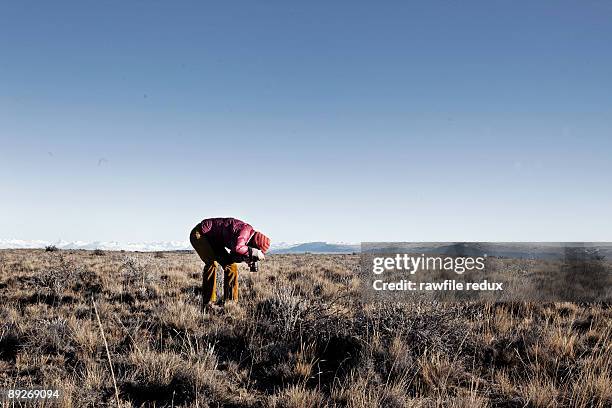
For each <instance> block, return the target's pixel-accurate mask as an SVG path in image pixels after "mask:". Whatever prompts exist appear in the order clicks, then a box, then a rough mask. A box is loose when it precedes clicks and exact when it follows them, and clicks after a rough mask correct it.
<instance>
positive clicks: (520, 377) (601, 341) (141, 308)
mask: <svg viewBox="0 0 612 408" xmlns="http://www.w3.org/2000/svg"><path fill="white" fill-rule="evenodd" d="M358 265H359V257H358V256H355V255H273V256H270V257H269V259H267V260H266V262H265V263H263V264H262V266H261V269H260V272H259V273H255V274H252V273H249V272H248V271H247V270H246V268H245V267H243V266H241V277H240V290H241V292H240V295H241V300H240V303H238V304H227V305H225V307H223V308H221V307H220V308H218V309H216V310H214V311H212V312H211V313H207V314H202V313H201V312H200V299H199V286H200V280H201V269H202V263H201V261H200V260H199V259H198V258H197V256H196V255H195V254H191V253H157V254H155V253H120V252H112V253H111V252H107V253H102V252H100V253H97V254H96V253H94V252H92V251H56V252H45V251H42V250H6V251H0V388H7V387H21V388H24V387H28V386H30V385H45V386H46V388H55V387H57V388H60V389H62V390H63V391H64V393H65V395H64V398H63V400H62V404H63V405H64V406H99V405H103V404H106V405H110V406H115V405H116V396H115V387H114V385H113V378H112V376H111V372H110V370H109V362H108V357H109V356H110V360H111V361H112V367H113V370H114V376H115V377H116V384H117V390H118V392H119V400H120V404H121V405H122V406H131V405H134V406H140V405H144V406H156V407H162V406H175V407H178V406H198V407H278V408H280V407H287V408H291V407H312V408H315V407H336V406H337V407H355V408H357V407H434V406H445V407H485V406H496V407H525V406H530V407H554V406H567V407H610V406H612V372H611V371H612V311H611V310H610V307H609V305H601V304H598V305H589V304H574V303H556V304H552V303H550V304H535V303H531V304H526V303H508V304H491V303H471V304H465V303H464V304H450V303H449V304H431V303H427V304H425V303H423V304H414V305H410V306H407V305H399V304H387V305H378V306H374V305H368V306H366V307H361V306H360V305H359V303H358V300H359V294H358V292H359V280H358V274H357V273H356V269H357V268H358ZM94 302H95V306H96V308H95V309H94V307H93V305H94ZM96 311H97V313H98V314H99V317H100V322H101V326H102V329H103V332H104V335H105V339H106V341H107V343H108V351H109V353H108V354H107V352H106V348H105V344H104V340H103V337H102V332H101V330H100V326H99V325H98V320H97V317H96Z"/></svg>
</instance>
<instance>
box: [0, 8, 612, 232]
mask: <svg viewBox="0 0 612 408" xmlns="http://www.w3.org/2000/svg"><path fill="white" fill-rule="evenodd" d="M10 3H12V4H9V2H3V3H2V4H1V5H0V175H1V177H2V183H1V185H0V189H1V193H0V194H1V196H0V197H1V203H0V238H20V239H48V240H56V239H59V238H62V239H66V240H102V241H106V240H118V241H142V240H147V241H154V240H185V239H186V235H187V233H188V232H189V229H190V228H191V227H192V226H193V225H195V223H196V222H197V221H199V220H201V219H202V218H205V217H209V216H236V217H238V218H242V219H244V220H246V221H248V222H250V223H251V224H253V225H254V226H255V227H256V228H258V229H261V230H262V231H263V232H265V233H267V234H268V235H270V236H271V237H272V239H273V240H274V241H310V240H328V241H338V240H342V241H353V242H358V241H361V240H366V241H377V240H378V241H382V240H410V241H419V240H426V241H428V240H438V241H445V240H448V241H453V240H500V241H507V240H524V241H532V240H550V241H566V240H585V241H591V240H612V217H611V215H610V209H611V208H612V183H611V181H612V160H611V155H612V48H611V46H612V45H611V44H612V3H610V2H607V1H582V2H581V1H538V2H533V1H522V2H517V1H512V2H511V1H503V2H502V1H478V2H475V1H467V2H457V1H455V2H451V1H426V2H406V1H387V2H374V1H371V2H360V1H300V2H288V1H257V2H256V1H232V2H202V1H197V2H195V1H194V2H170V1H168V2H160V1H127V2H126V1H121V2H119V1H117V2H111V1H98V2H93V1H87V2H83V1H71V2H67V1H58V2H29V1H23V2H21V1H20V2H10Z"/></svg>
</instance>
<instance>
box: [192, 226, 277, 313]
mask: <svg viewBox="0 0 612 408" xmlns="http://www.w3.org/2000/svg"><path fill="white" fill-rule="evenodd" d="M189 241H190V242H191V246H193V248H194V249H195V251H196V252H197V253H198V255H199V256H200V259H202V261H204V270H203V276H202V308H204V307H205V306H206V305H209V304H213V303H215V302H216V301H217V266H218V264H221V266H222V267H223V274H224V284H223V300H224V301H225V300H234V301H237V300H238V263H240V262H247V263H248V264H249V266H250V268H251V271H254V272H255V271H257V262H259V261H263V260H264V258H265V255H264V254H265V253H266V252H267V251H268V249H270V238H268V237H266V236H265V235H264V234H262V233H261V232H259V231H255V230H254V229H253V227H252V226H251V225H249V224H247V223H246V222H244V221H240V220H238V219H236V218H207V219H205V220H203V221H202V222H200V223H198V224H197V225H196V226H195V227H194V228H193V229H192V230H191V234H190V236H189ZM226 248H227V249H226ZM228 249H229V252H228Z"/></svg>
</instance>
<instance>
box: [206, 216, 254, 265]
mask: <svg viewBox="0 0 612 408" xmlns="http://www.w3.org/2000/svg"><path fill="white" fill-rule="evenodd" d="M254 233H255V230H254V229H253V227H251V226H250V225H249V224H247V223H246V222H244V221H240V220H237V219H236V218H207V219H205V220H204V221H202V234H204V235H206V237H207V238H208V239H210V240H211V241H212V242H214V243H215V244H217V245H223V246H224V247H226V248H228V249H229V250H230V251H231V252H232V254H238V255H242V256H246V255H248V253H249V247H248V246H247V242H249V240H250V239H251V237H252V236H253V234H254Z"/></svg>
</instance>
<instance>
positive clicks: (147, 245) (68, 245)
mask: <svg viewBox="0 0 612 408" xmlns="http://www.w3.org/2000/svg"><path fill="white" fill-rule="evenodd" d="M48 245H54V246H56V247H57V248H59V249H89V250H92V249H103V250H105V251H120V250H124V251H142V252H148V251H178V250H185V249H191V245H189V242H187V241H159V242H128V243H124V242H117V241H108V242H101V241H93V242H88V241H64V240H59V241H42V240H20V239H0V249H26V248H44V247H46V246H48Z"/></svg>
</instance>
